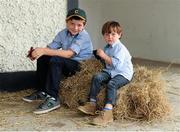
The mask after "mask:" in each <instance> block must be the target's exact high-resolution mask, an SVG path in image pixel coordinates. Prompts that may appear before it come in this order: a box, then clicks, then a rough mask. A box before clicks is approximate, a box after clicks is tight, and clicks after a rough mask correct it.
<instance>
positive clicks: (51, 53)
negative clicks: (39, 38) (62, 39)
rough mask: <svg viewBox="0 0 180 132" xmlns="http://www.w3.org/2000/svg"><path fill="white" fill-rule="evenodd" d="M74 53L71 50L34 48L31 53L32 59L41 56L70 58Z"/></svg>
mask: <svg viewBox="0 0 180 132" xmlns="http://www.w3.org/2000/svg"><path fill="white" fill-rule="evenodd" d="M74 54H75V53H74V52H73V51H72V50H70V49H69V50H58V49H50V48H35V49H34V51H33V52H32V57H33V58H35V59H38V58H39V57H41V56H42V55H48V56H60V57H64V58H71V57H72V56H73V55H74Z"/></svg>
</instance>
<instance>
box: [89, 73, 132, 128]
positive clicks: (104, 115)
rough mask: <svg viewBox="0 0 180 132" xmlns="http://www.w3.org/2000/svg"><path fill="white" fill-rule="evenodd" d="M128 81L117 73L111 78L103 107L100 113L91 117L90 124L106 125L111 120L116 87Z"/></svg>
mask: <svg viewBox="0 0 180 132" xmlns="http://www.w3.org/2000/svg"><path fill="white" fill-rule="evenodd" d="M128 82H129V81H128V80H127V79H126V78H124V77H123V76H121V75H117V76H115V77H114V78H112V79H111V80H110V81H109V82H108V84H107V89H106V102H105V108H104V109H103V111H101V114H100V115H99V116H97V117H96V118H94V119H93V121H92V124H95V125H107V124H108V123H110V122H113V112H112V109H113V105H114V104H115V99H116V94H117V89H118V88H120V87H122V86H124V85H126V84H127V83H128Z"/></svg>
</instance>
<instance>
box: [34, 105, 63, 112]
mask: <svg viewBox="0 0 180 132" xmlns="http://www.w3.org/2000/svg"><path fill="white" fill-rule="evenodd" d="M59 107H60V105H57V106H55V107H53V108H51V109H48V110H42V111H34V112H33V113H34V114H44V113H48V112H50V111H52V110H55V109H57V108H59Z"/></svg>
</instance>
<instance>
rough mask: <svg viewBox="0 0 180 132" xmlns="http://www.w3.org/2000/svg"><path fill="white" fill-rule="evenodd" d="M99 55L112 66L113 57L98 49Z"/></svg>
mask: <svg viewBox="0 0 180 132" xmlns="http://www.w3.org/2000/svg"><path fill="white" fill-rule="evenodd" d="M97 55H98V56H99V57H101V59H103V60H104V61H105V63H106V64H109V65H111V64H112V60H111V57H109V56H108V55H107V54H106V53H104V51H103V50H102V49H97Z"/></svg>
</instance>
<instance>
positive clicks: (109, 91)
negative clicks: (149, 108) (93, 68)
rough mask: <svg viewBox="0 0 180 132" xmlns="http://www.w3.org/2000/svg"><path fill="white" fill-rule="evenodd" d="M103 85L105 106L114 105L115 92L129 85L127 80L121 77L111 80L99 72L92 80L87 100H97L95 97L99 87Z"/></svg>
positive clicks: (105, 74)
mask: <svg viewBox="0 0 180 132" xmlns="http://www.w3.org/2000/svg"><path fill="white" fill-rule="evenodd" d="M104 83H105V84H107V87H106V98H105V104H112V105H115V101H116V96H117V90H118V89H119V88H120V87H122V86H124V85H126V84H127V83H129V80H127V79H126V78H125V77H123V76H122V75H117V76H115V77H113V78H111V76H110V75H109V74H108V73H106V72H100V73H98V74H96V75H94V76H93V78H92V81H91V89H90V93H89V98H92V99H95V100H97V99H96V97H97V95H98V93H99V92H100V90H101V85H102V84H104Z"/></svg>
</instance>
